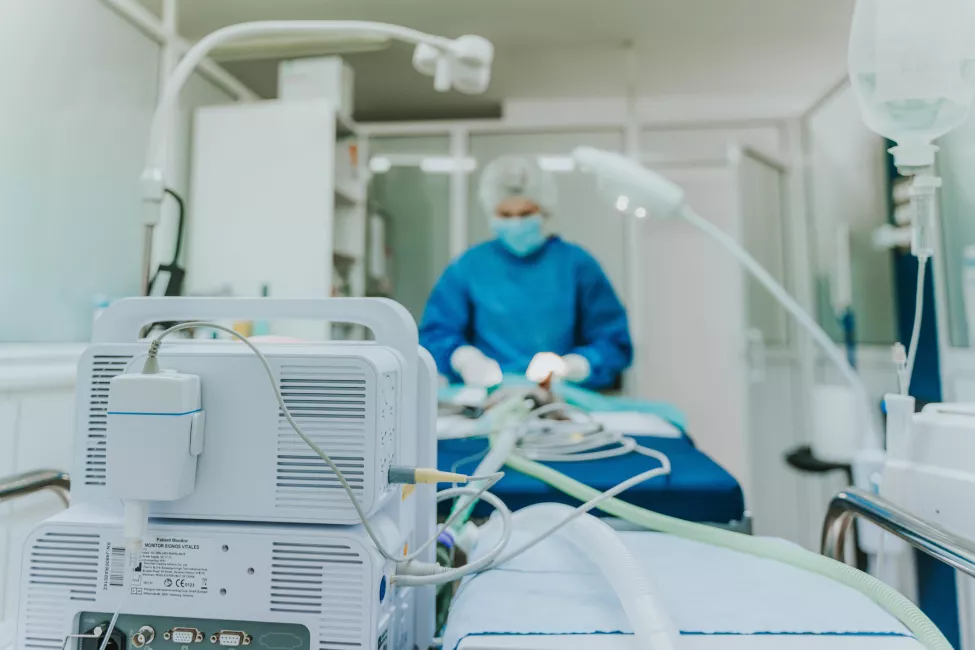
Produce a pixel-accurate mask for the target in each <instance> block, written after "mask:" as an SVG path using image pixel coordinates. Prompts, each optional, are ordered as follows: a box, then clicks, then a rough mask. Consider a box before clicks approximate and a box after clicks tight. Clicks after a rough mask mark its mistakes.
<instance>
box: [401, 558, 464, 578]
mask: <svg viewBox="0 0 975 650" xmlns="http://www.w3.org/2000/svg"><path fill="white" fill-rule="evenodd" d="M448 571H450V568H449V567H445V566H442V565H440V564H437V563H436V562H418V561H416V560H408V561H406V562H399V563H397V565H396V573H395V575H394V576H393V581H394V582H395V580H396V576H435V575H440V574H441V573H447V572H448Z"/></svg>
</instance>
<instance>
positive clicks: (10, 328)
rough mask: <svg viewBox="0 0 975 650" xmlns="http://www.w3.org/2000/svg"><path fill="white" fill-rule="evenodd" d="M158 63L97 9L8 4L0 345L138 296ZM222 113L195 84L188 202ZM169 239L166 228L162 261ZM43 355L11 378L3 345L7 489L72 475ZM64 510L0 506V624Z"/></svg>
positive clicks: (188, 104) (13, 370)
mask: <svg viewBox="0 0 975 650" xmlns="http://www.w3.org/2000/svg"><path fill="white" fill-rule="evenodd" d="M159 57H160V48H159V46H158V45H157V44H156V43H155V42H154V41H152V40H151V39H150V38H149V37H148V36H146V35H145V34H143V33H142V32H140V31H139V30H137V29H136V28H135V27H133V26H131V25H130V24H129V23H127V22H126V21H125V20H123V19H122V18H121V17H120V16H119V15H117V14H115V13H114V12H112V11H110V10H108V9H107V8H106V7H105V6H104V5H103V4H102V3H101V2H99V1H98V0H69V1H65V0H3V1H2V2H0V79H2V83H0V233H2V234H0V314H2V318H0V343H4V342H10V341H16V342H31V341H68V340H76V341H82V340H85V339H87V338H88V336H89V330H90V325H91V299H92V296H93V294H96V293H106V294H108V295H109V296H111V297H121V296H125V295H132V294H134V293H137V292H138V284H139V264H140V256H141V225H140V221H139V217H140V215H141V212H140V210H139V208H140V201H139V194H138V192H139V186H138V178H139V174H140V172H141V170H142V166H143V156H144V150H145V145H146V140H147V137H148V129H149V121H150V117H151V114H152V111H153V109H154V106H155V102H156V92H157V70H158V67H159ZM227 101H229V97H228V96H227V95H226V94H224V93H223V92H221V91H219V90H217V89H215V88H214V87H213V86H212V85H211V84H210V83H209V82H207V81H205V80H203V79H202V78H200V77H195V78H193V79H192V80H191V81H190V83H189V85H188V86H187V89H186V91H185V93H184V97H183V101H182V110H181V111H180V114H179V119H178V136H177V137H178V141H177V146H176V147H175V148H174V169H176V170H177V173H176V174H174V177H173V178H172V184H173V186H174V187H175V188H176V189H177V190H179V191H181V192H184V193H186V192H187V190H188V177H189V170H188V166H187V164H186V161H187V159H188V153H187V152H188V147H189V129H190V117H191V112H192V111H191V109H192V107H194V106H199V105H203V104H211V103H222V102H227ZM173 214H175V213H173ZM174 227H175V220H174V219H173V220H169V219H167V220H164V222H163V225H162V227H161V228H160V231H161V232H160V236H159V238H158V241H160V242H161V244H160V246H159V248H160V249H161V250H162V251H163V256H164V257H165V258H167V261H168V257H169V255H170V254H171V246H172V242H173V240H174ZM162 243H165V244H166V245H165V246H164V245H162ZM37 353H40V354H41V356H42V357H45V358H47V359H48V361H50V355H49V354H48V353H47V352H44V350H41V349H38V348H35V347H32V346H28V347H27V348H20V349H19V351H17V353H16V354H15V355H14V357H16V358H18V359H20V361H22V362H23V364H24V365H23V367H21V366H15V365H12V362H11V360H10V359H11V358H13V357H11V356H10V354H12V353H10V351H9V350H5V349H3V348H2V346H0V477H6V476H8V475H10V474H12V473H20V472H25V471H29V470H33V469H40V468H50V469H58V470H68V469H70V466H71V458H72V452H73V433H74V394H73V389H72V387H71V386H72V384H73V374H74V361H73V360H72V361H67V362H65V363H60V364H59V365H57V366H51V365H50V363H48V362H45V363H42V364H41V367H40V368H37V367H35V366H36V364H34V363H33V362H28V361H27V359H29V358H31V357H32V356H36V354H37ZM32 378H33V379H32ZM28 387H29V390H28ZM59 507H60V505H59V501H58V500H57V499H55V498H53V497H52V496H51V495H49V494H41V495H37V496H35V497H32V498H29V499H25V500H23V501H21V502H18V503H15V504H13V505H8V506H5V507H0V620H5V619H8V618H10V617H11V616H12V614H13V612H15V611H16V601H15V597H14V588H15V586H16V578H17V576H18V575H19V565H20V545H21V544H20V540H22V539H23V537H24V535H26V533H27V532H28V531H29V530H30V529H31V528H32V527H33V526H34V525H35V524H36V523H37V522H39V521H40V520H41V519H43V518H45V517H47V516H48V515H50V514H51V513H52V512H54V511H56V510H57V509H59Z"/></svg>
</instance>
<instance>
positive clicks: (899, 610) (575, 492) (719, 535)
mask: <svg viewBox="0 0 975 650" xmlns="http://www.w3.org/2000/svg"><path fill="white" fill-rule="evenodd" d="M507 465H508V466H509V467H511V468H512V469H514V470H516V471H518V472H521V473H522V474H526V475H528V476H531V477H533V478H536V479H538V480H540V481H543V482H545V483H548V484H549V485H551V486H552V487H554V488H555V489H557V490H559V491H560V492H564V493H565V494H568V495H570V496H572V497H574V498H576V499H579V500H580V501H589V500H590V499H593V498H595V497H596V496H598V495H599V494H600V493H599V491H598V490H594V489H593V488H591V487H589V486H588V485H584V484H583V483H580V482H578V481H575V480H573V479H571V478H569V477H568V476H566V475H565V474H562V473H561V472H558V471H556V470H554V469H552V468H550V467H546V466H545V465H541V464H539V463H536V462H534V461H531V460H528V459H526V458H523V457H520V456H517V455H512V456H509V457H508V461H507ZM599 509H600V510H603V511H604V512H607V513H609V514H611V515H613V516H614V517H619V518H620V519H624V520H626V521H629V522H631V523H633V524H636V525H638V526H642V527H644V528H648V529H650V530H656V531H660V532H663V533H669V534H671V535H676V536H677V537H682V538H685V539H690V540H694V541H696V542H703V543H705V544H711V545H713V546H721V547H724V548H727V549H731V550H733V551H738V552H739V553H747V554H749V555H754V556H757V557H762V558H768V559H770V560H776V561H778V562H783V563H785V564H789V565H792V566H794V567H797V568H800V569H804V570H806V571H809V572H811V573H817V574H819V575H821V576H825V577H827V578H831V579H833V580H836V581H837V582H840V583H842V584H844V585H846V586H848V587H852V588H853V589H856V590H857V591H859V592H861V593H863V594H864V595H866V596H867V597H869V598H870V599H871V600H873V601H874V602H876V603H877V604H878V605H880V606H881V607H883V608H884V609H886V610H887V611H888V612H890V613H891V614H892V615H893V616H895V617H896V618H897V619H898V620H899V621H900V622H901V623H903V624H904V626H905V627H907V629H909V630H910V631H911V632H912V633H913V634H914V636H916V637H917V639H918V641H920V642H921V644H923V645H924V647H925V648H929V649H930V650H952V647H951V644H950V643H948V640H947V639H946V638H945V636H944V635H943V634H942V633H941V630H939V629H938V628H937V626H935V624H934V623H932V622H931V619H929V618H928V617H927V616H925V615H924V613H923V612H922V611H921V610H920V609H918V608H917V606H916V605H915V604H914V603H912V602H911V601H910V600H908V599H907V598H906V597H905V596H904V595H903V594H901V593H900V592H898V591H897V590H896V589H893V588H892V587H889V586H888V585H886V584H884V583H883V582H881V581H880V580H877V579H876V578H874V577H873V576H871V575H868V574H866V573H863V572H862V571H858V570H857V569H854V568H853V567H850V566H847V565H846V564H843V563H841V562H837V561H835V560H832V559H830V558H827V557H825V556H822V555H817V554H816V553H812V552H810V551H807V550H805V549H803V548H800V547H798V546H792V545H790V544H782V543H781V542H776V541H772V540H767V539H762V538H759V537H751V536H748V535H742V534H740V533H733V532H731V531H727V530H721V529H720V528H714V527H712V526H705V525H703V524H695V523H692V522H689V521H683V520H681V519H675V518H673V517H668V516H666V515H661V514H658V513H656V512H652V511H650V510H645V509H643V508H640V507H638V506H634V505H632V504H629V503H626V502H624V501H620V500H619V499H608V500H607V501H605V502H603V503H602V504H601V505H600V506H599Z"/></svg>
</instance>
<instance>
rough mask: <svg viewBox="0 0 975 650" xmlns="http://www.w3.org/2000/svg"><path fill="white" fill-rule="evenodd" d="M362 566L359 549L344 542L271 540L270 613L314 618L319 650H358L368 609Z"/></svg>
mask: <svg viewBox="0 0 975 650" xmlns="http://www.w3.org/2000/svg"><path fill="white" fill-rule="evenodd" d="M364 566H365V564H364V562H363V559H362V557H361V556H360V555H359V553H358V552H357V551H355V550H354V549H353V548H352V547H351V546H348V545H345V544H342V543H335V544H299V543H289V542H274V544H273V546H272V549H271V597H270V598H271V601H270V608H271V611H272V612H275V613H288V614H311V615H316V616H318V617H319V642H318V650H351V649H354V648H361V647H362V638H363V633H364V631H365V628H364V626H365V624H366V619H365V616H364V614H363V613H364V612H366V611H368V608H367V607H366V601H365V599H366V598H367V597H368V595H367V594H366V593H365V582H364V580H363V577H364V576H363V570H364Z"/></svg>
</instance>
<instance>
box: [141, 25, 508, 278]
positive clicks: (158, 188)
mask: <svg viewBox="0 0 975 650" xmlns="http://www.w3.org/2000/svg"><path fill="white" fill-rule="evenodd" d="M269 35H286V36H333V35H343V36H360V37H386V38H391V39H396V40H399V41H403V42H406V43H411V44H414V45H416V49H415V51H414V55H413V65H414V67H415V68H416V69H417V71H419V72H420V73H421V74H424V75H427V76H432V77H433V85H434V88H435V89H436V90H437V91H439V92H447V91H448V90H450V89H451V88H454V89H456V90H458V91H460V92H462V93H466V94H480V93H483V92H484V91H486V90H487V87H488V84H489V83H490V81H491V64H492V62H493V60H494V46H493V45H492V44H491V42H490V41H488V40H487V39H485V38H482V37H480V36H475V35H470V34H468V35H464V36H460V37H459V38H456V39H449V38H444V37H442V36H434V35H431V34H426V33H423V32H420V31H417V30H414V29H409V28H408V27H402V26H400V25H390V24H387V23H376V22H366V21H354V20H352V21H345V20H297V21H287V20H281V21H261V22H252V23H240V24H238V25H230V26H228V27H224V28H222V29H218V30H217V31H215V32H213V33H211V34H209V35H208V36H206V37H205V38H203V39H202V40H201V41H199V42H198V43H197V44H196V45H194V46H193V47H191V48H190V49H189V50H188V51H187V52H186V55H185V56H184V57H183V58H182V60H181V61H180V62H179V64H178V65H177V66H176V67H175V69H174V70H173V72H172V76H171V78H170V79H169V81H168V83H167V84H166V87H165V89H164V90H163V92H162V96H161V97H160V99H159V104H158V105H157V107H156V111H155V113H154V114H153V117H152V125H151V127H150V131H149V148H148V151H147V154H146V165H145V169H144V170H143V172H142V201H143V203H144V204H145V210H144V225H145V232H144V242H143V247H144V248H143V259H142V293H143V295H145V294H146V292H147V290H148V287H149V279H150V275H151V269H150V264H151V259H150V258H151V253H152V236H153V230H154V229H155V226H156V224H157V223H159V219H160V214H161V210H162V201H163V196H164V194H165V189H166V174H165V171H164V170H165V166H166V155H167V152H166V147H165V144H166V143H165V139H166V134H167V126H168V125H169V124H170V123H171V118H172V116H173V113H174V112H175V110H176V102H177V100H178V99H179V94H180V92H181V90H182V88H183V86H184V85H185V84H186V82H187V80H188V79H189V78H190V75H191V74H193V71H194V70H195V69H196V67H197V66H198V65H199V64H200V63H201V62H202V61H203V59H204V58H206V56H207V55H208V54H209V53H210V52H211V51H212V50H213V49H214V48H216V47H219V46H221V45H225V44H227V43H231V42H235V41H241V40H247V39H252V38H254V37H255V36H269Z"/></svg>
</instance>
